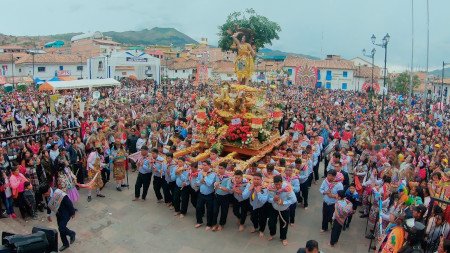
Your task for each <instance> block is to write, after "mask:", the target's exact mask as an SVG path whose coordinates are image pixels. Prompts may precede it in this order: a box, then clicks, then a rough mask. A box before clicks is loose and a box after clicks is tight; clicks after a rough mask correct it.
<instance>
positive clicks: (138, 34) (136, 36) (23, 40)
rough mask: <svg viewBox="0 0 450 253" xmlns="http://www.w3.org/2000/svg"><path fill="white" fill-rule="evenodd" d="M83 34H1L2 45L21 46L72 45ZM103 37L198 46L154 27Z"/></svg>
mask: <svg viewBox="0 0 450 253" xmlns="http://www.w3.org/2000/svg"><path fill="white" fill-rule="evenodd" d="M78 34H81V33H63V34H54V35H46V36H11V35H3V34H0V45H7V44H15V45H21V46H26V47H29V46H32V45H34V44H36V45H43V44H45V43H47V42H49V41H53V40H62V41H64V42H65V43H66V44H70V39H71V38H72V37H73V36H75V35H78ZM103 35H105V36H109V37H111V38H112V39H113V40H114V41H117V42H119V43H122V44H126V45H145V46H146V45H164V46H169V45H170V44H173V46H175V47H184V45H185V44H197V41H195V40H194V39H192V38H191V37H189V36H187V35H186V34H184V33H182V32H179V31H178V30H176V29H174V28H160V27H154V28H152V29H150V30H149V29H144V30H142V31H126V32H114V31H110V32H104V33H103Z"/></svg>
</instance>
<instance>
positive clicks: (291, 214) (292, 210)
mask: <svg viewBox="0 0 450 253" xmlns="http://www.w3.org/2000/svg"><path fill="white" fill-rule="evenodd" d="M295 209H297V203H294V204H292V205H290V206H289V223H291V224H294V223H295Z"/></svg>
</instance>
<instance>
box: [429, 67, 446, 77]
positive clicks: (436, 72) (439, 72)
mask: <svg viewBox="0 0 450 253" xmlns="http://www.w3.org/2000/svg"><path fill="white" fill-rule="evenodd" d="M429 74H430V75H433V76H437V77H442V69H436V70H433V71H430V72H429ZM444 78H450V68H444Z"/></svg>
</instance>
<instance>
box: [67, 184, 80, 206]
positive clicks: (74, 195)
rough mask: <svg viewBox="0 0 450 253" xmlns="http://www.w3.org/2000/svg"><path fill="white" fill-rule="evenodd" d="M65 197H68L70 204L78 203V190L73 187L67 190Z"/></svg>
mask: <svg viewBox="0 0 450 253" xmlns="http://www.w3.org/2000/svg"><path fill="white" fill-rule="evenodd" d="M67 196H68V197H69V199H70V201H72V203H74V204H75V203H76V202H78V199H79V198H80V194H79V193H78V190H77V188H75V187H74V188H72V189H68V190H67Z"/></svg>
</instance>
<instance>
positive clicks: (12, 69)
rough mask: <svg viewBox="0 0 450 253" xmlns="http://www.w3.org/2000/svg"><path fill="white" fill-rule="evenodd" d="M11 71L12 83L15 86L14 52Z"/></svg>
mask: <svg viewBox="0 0 450 253" xmlns="http://www.w3.org/2000/svg"><path fill="white" fill-rule="evenodd" d="M11 73H12V83H13V87H14V83H15V82H14V54H11Z"/></svg>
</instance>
